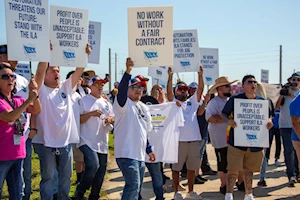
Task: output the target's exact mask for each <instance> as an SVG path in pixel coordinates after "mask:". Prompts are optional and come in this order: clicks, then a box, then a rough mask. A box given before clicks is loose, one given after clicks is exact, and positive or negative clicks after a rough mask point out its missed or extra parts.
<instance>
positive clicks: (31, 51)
mask: <svg viewBox="0 0 300 200" xmlns="http://www.w3.org/2000/svg"><path fill="white" fill-rule="evenodd" d="M23 48H24V53H25V55H26V57H27V58H28V59H31V58H33V57H35V56H36V49H35V47H34V46H33V45H30V44H27V45H23Z"/></svg>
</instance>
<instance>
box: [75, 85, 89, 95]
mask: <svg viewBox="0 0 300 200" xmlns="http://www.w3.org/2000/svg"><path fill="white" fill-rule="evenodd" d="M86 89H87V92H88V94H90V93H91V90H90V88H86ZM78 91H79V94H80V96H81V97H84V96H85V95H86V94H85V91H84V90H83V88H82V87H81V86H80V87H79V88H78Z"/></svg>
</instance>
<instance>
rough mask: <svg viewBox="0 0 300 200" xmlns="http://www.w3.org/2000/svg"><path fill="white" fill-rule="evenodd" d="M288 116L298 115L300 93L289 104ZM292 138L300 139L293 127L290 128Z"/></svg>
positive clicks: (299, 113)
mask: <svg viewBox="0 0 300 200" xmlns="http://www.w3.org/2000/svg"><path fill="white" fill-rule="evenodd" d="M290 116H296V117H300V95H298V96H297V97H296V98H295V99H294V100H293V101H292V103H291V104H290ZM292 140H294V141H300V139H299V138H298V136H297V134H296V133H295V131H294V129H293V130H292Z"/></svg>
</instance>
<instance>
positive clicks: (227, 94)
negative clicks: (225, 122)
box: [223, 92, 232, 97]
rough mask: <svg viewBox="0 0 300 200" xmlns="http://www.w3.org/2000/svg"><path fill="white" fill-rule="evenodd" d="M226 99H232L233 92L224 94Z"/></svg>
mask: <svg viewBox="0 0 300 200" xmlns="http://www.w3.org/2000/svg"><path fill="white" fill-rule="evenodd" d="M223 95H224V96H225V97H231V96H232V93H231V92H226V93H224V94H223Z"/></svg>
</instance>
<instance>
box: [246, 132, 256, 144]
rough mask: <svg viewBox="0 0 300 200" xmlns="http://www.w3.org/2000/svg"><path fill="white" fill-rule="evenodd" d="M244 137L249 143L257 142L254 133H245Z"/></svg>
mask: <svg viewBox="0 0 300 200" xmlns="http://www.w3.org/2000/svg"><path fill="white" fill-rule="evenodd" d="M246 137H247V140H248V141H249V143H250V144H251V145H253V144H256V143H257V134H256V133H246Z"/></svg>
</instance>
